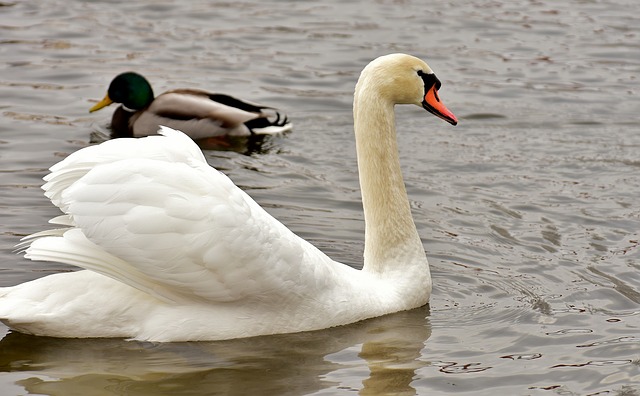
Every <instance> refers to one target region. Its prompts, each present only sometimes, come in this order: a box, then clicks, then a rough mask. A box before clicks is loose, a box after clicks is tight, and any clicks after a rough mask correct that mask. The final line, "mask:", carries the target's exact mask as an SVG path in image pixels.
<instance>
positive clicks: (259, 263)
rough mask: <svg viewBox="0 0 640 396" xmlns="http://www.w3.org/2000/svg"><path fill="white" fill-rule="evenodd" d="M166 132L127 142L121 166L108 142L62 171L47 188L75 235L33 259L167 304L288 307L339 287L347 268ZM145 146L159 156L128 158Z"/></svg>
mask: <svg viewBox="0 0 640 396" xmlns="http://www.w3.org/2000/svg"><path fill="white" fill-rule="evenodd" d="M163 133H164V134H165V135H166V136H162V137H160V136H158V137H151V138H145V139H143V140H134V139H127V140H126V141H127V142H128V144H125V145H124V146H125V147H124V152H125V155H124V156H122V158H120V157H119V153H116V152H114V151H113V150H114V149H118V148H122V145H119V146H120V147H116V145H106V143H105V144H102V145H100V146H95V147H100V148H103V149H105V150H104V151H102V150H95V149H94V147H92V148H91V149H92V150H88V149H83V150H80V151H79V152H77V153H74V154H72V155H71V156H70V157H69V158H68V159H67V160H65V161H63V162H62V163H61V164H58V165H56V166H55V167H54V169H53V172H52V173H51V174H50V175H49V176H48V183H47V184H46V185H45V189H46V190H47V195H51V197H52V202H54V203H55V204H56V205H57V206H58V207H60V209H62V211H63V212H64V213H65V214H66V215H67V216H68V219H67V220H65V222H66V223H72V224H74V226H75V227H74V228H71V229H70V230H69V231H67V232H65V233H64V234H63V235H62V236H59V234H60V233H59V232H57V233H56V234H57V235H54V236H44V237H41V238H38V239H35V240H34V241H33V242H32V244H31V246H30V247H29V248H28V249H27V257H29V258H32V259H36V260H55V261H60V262H65V263H69V264H73V265H78V266H81V267H84V268H87V269H90V270H93V271H96V272H99V273H102V274H104V275H107V276H110V277H112V278H114V279H116V280H119V281H121V282H123V283H126V284H128V285H130V286H133V287H136V288H138V289H140V290H142V291H145V292H147V293H149V294H152V295H155V296H157V297H159V298H162V299H165V300H170V301H179V300H181V299H187V300H189V301H193V300H194V299H196V300H197V299H201V300H206V301H217V302H232V301H247V300H249V301H251V300H254V301H255V302H260V301H264V299H269V301H280V300H282V301H285V300H287V299H291V298H297V297H300V296H306V298H308V297H309V296H314V295H315V296H320V295H321V294H322V293H323V292H324V291H326V290H330V289H331V288H332V287H335V284H337V283H339V282H335V278H336V277H342V275H341V276H338V273H341V272H342V271H345V270H348V269H349V267H347V266H343V265H338V264H336V263H335V262H333V261H332V260H331V259H329V258H328V257H327V256H326V255H324V254H323V253H322V252H320V251H319V250H318V249H316V248H315V247H313V246H312V245H311V244H309V243H307V242H306V241H304V240H303V239H301V238H299V237H298V236H296V235H295V234H294V233H293V232H291V231H290V230H289V229H287V228H286V227H285V226H284V225H282V224H281V223H280V222H278V221H277V220H275V219H274V218H273V217H272V216H270V215H269V214H268V213H267V212H265V211H264V210H263V209H262V208H261V207H260V206H259V205H257V204H256V203H255V201H253V200H252V199H251V198H250V197H249V196H248V195H247V194H246V193H244V192H243V191H242V190H240V189H239V188H237V187H236V186H235V185H234V184H233V183H232V182H231V180H229V179H228V178H227V177H226V176H225V175H223V174H221V173H220V172H218V171H216V170H215V169H213V168H211V167H210V166H209V165H207V164H206V161H204V159H203V158H201V157H202V155H201V154H200V155H196V152H199V150H198V149H197V146H195V143H193V142H192V141H191V139H189V138H188V137H186V136H185V135H183V134H181V133H179V132H175V131H170V130H166V129H165V131H164V132H163ZM149 139H154V140H149ZM145 140H146V141H147V142H146V143H144V144H143V145H151V146H153V148H150V149H148V151H147V152H146V153H145V155H144V156H141V155H137V156H134V155H129V153H130V152H131V150H134V149H135V148H134V146H137V145H138V144H137V143H135V142H136V141H140V142H144V141H145ZM107 143H109V142H107ZM105 145H106V146H105ZM182 150H186V155H185V154H184V153H183V154H179V153H174V151H182ZM94 154H95V155H97V156H98V158H99V160H98V161H97V163H96V164H95V165H94V166H93V167H91V169H90V170H88V171H87V170H86V168H87V166H86V165H85V164H88V163H91V162H92V161H93V160H92V159H89V158H87V157H90V156H91V155H94ZM182 155H184V156H185V157H186V161H176V160H174V159H175V158H176V157H180V156H182ZM114 157H115V158H114ZM65 162H66V163H65ZM94 162H95V161H94ZM340 267H344V268H340ZM343 275H344V274H343Z"/></svg>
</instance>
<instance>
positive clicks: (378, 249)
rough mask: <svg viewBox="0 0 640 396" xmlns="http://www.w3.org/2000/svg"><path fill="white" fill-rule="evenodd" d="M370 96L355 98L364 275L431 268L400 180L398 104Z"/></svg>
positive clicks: (366, 94) (364, 95)
mask: <svg viewBox="0 0 640 396" xmlns="http://www.w3.org/2000/svg"><path fill="white" fill-rule="evenodd" d="M371 91H372V90H369V92H356V95H355V99H354V128H355V134H356V150H357V158H358V170H359V173H360V188H361V190H362V204H363V207H364V219H365V227H366V228H365V249H364V267H363V270H366V271H370V272H373V273H385V272H390V271H406V270H407V269H408V267H413V268H415V267H416V265H418V266H423V265H424V266H427V265H428V264H427V261H426V256H425V253H424V248H423V247H422V242H421V240H420V237H419V235H418V232H417V230H416V226H415V224H414V222H413V217H412V216H411V207H410V206H409V199H408V197H407V191H406V189H405V186H404V180H403V179H402V171H401V169H400V160H399V158H398V143H397V139H396V129H395V113H394V104H393V103H391V102H389V101H385V100H384V98H381V97H380V96H379V95H376V94H375V92H371ZM427 268H428V267H427ZM423 270H424V269H423ZM427 271H428V269H427Z"/></svg>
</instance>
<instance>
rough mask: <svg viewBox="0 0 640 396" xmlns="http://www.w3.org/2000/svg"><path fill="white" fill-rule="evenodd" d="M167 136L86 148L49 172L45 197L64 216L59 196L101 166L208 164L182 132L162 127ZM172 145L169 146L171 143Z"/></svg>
mask: <svg viewBox="0 0 640 396" xmlns="http://www.w3.org/2000/svg"><path fill="white" fill-rule="evenodd" d="M160 134H161V135H164V136H150V137H149V138H147V139H144V140H140V139H114V140H109V141H106V142H104V143H102V144H100V145H96V146H90V147H85V148H84V149H82V150H78V151H76V152H74V153H72V154H71V155H69V156H68V157H67V158H65V159H64V160H62V161H60V162H58V163H57V164H55V165H53V166H52V167H51V168H50V171H51V173H49V174H48V175H46V176H45V177H44V180H45V182H46V183H45V184H44V185H43V186H42V188H43V190H45V196H46V197H47V198H49V199H50V200H51V202H53V204H54V205H56V206H57V207H59V208H60V209H61V210H62V211H63V212H66V209H65V208H62V207H61V206H60V205H61V202H60V196H61V194H62V192H63V191H65V190H66V189H67V188H68V187H69V186H71V185H72V184H73V183H75V182H76V181H77V180H78V179H80V178H81V177H83V176H84V175H86V174H87V172H89V171H90V170H91V169H93V168H94V167H95V166H97V165H100V164H107V163H111V162H114V161H120V160H123V159H127V158H149V159H155V160H160V161H167V162H188V161H196V162H200V163H204V164H206V163H207V162H206V159H205V158H204V155H203V154H202V151H201V150H200V149H199V148H198V146H197V145H195V144H194V143H193V141H192V140H191V139H190V138H189V137H188V136H186V135H185V134H183V133H181V132H177V131H174V130H172V129H169V128H165V127H160ZM168 141H170V143H169V142H168Z"/></svg>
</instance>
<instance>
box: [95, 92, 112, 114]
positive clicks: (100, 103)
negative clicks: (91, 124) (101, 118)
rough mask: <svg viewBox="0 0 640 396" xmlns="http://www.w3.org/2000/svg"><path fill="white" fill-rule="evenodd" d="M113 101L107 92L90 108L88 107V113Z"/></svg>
mask: <svg viewBox="0 0 640 396" xmlns="http://www.w3.org/2000/svg"><path fill="white" fill-rule="evenodd" d="M111 103H113V100H111V98H110V97H109V94H107V95H105V97H104V99H102V100H101V101H99V102H98V103H96V104H95V105H94V106H93V107H92V108H90V109H89V113H93V112H94V111H98V110H100V109H101V108H103V107H107V106H109V105H110V104H111Z"/></svg>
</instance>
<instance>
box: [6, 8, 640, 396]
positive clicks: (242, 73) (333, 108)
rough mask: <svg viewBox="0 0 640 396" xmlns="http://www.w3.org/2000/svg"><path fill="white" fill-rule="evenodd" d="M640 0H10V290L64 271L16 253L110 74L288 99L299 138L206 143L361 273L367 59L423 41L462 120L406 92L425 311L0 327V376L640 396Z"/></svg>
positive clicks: (31, 389)
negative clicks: (340, 321) (198, 326)
mask: <svg viewBox="0 0 640 396" xmlns="http://www.w3.org/2000/svg"><path fill="white" fill-rule="evenodd" d="M456 3H461V4H456ZM462 3H463V4H462ZM639 15H640V5H638V3H637V2H636V1H631V0H601V1H598V0H591V1H588V0H581V1H578V0H571V1H565V2H555V1H550V0H530V1H525V0H515V1H511V2H506V1H471V2H445V1H438V0H436V1H430V2H420V1H417V0H416V1H410V0H405V1H384V0H381V1H376V2H362V3H360V2H345V1H335V0H331V1H324V2H294V1H261V2H258V1H245V2H198V1H193V2H180V1H163V2H157V1H137V2H93V1H85V2H82V1H64V2H63V1H60V0H51V1H46V2H44V1H42V2H37V1H11V0H10V1H8V2H3V3H0V55H1V56H0V68H1V70H2V72H1V73H0V98H1V99H0V114H1V117H0V173H1V174H2V175H1V181H0V184H1V186H2V188H1V189H0V213H2V227H1V229H0V244H1V245H0V286H8V285H13V284H16V283H20V282H23V281H26V280H30V279H34V278H38V277H41V276H44V275H47V274H49V273H53V272H59V271H67V270H71V268H70V267H68V266H65V265H61V264H55V263H42V262H29V261H27V260H25V259H24V258H22V257H21V256H19V255H15V254H14V253H12V249H13V246H14V245H15V244H16V243H17V242H18V240H19V238H20V237H21V236H23V235H27V234H30V233H32V232H36V231H39V230H41V229H43V228H44V227H46V221H48V219H49V218H51V217H53V216H54V215H56V214H57V212H56V210H54V208H53V207H52V205H50V204H49V203H48V202H47V200H46V199H45V198H44V197H43V195H42V193H41V190H40V189H39V186H40V184H41V180H40V179H41V177H42V176H43V175H44V174H45V173H46V169H47V168H48V167H49V166H51V165H52V164H53V163H55V162H56V161H58V160H60V159H62V158H64V157H65V156H66V155H68V154H69V153H71V152H73V151H75V150H77V149H79V148H81V147H85V146H87V145H88V144H90V142H91V141H92V139H93V138H92V135H93V136H95V135H100V134H104V133H106V132H107V124H108V122H109V119H110V113H111V111H112V110H103V111H101V112H99V113H96V114H92V115H89V114H88V112H87V110H88V108H89V107H91V105H92V104H93V103H94V102H93V100H95V99H100V98H101V97H102V96H103V95H104V92H105V90H106V88H107V85H108V83H109V82H110V80H111V79H112V77H113V76H115V74H117V73H119V72H121V71H124V70H136V71H139V72H141V73H142V74H144V75H146V76H147V77H148V78H149V79H150V81H151V82H152V84H153V86H154V88H155V90H156V92H161V91H163V90H165V89H170V88H175V87H202V88H207V89H211V90H216V91H220V92H225V93H229V94H233V95H237V96H240V97H243V98H247V99H251V100H253V101H257V102H264V103H268V104H271V105H275V106H278V107H280V108H281V109H283V110H285V111H286V112H287V113H288V114H289V116H290V117H291V118H292V119H293V121H294V124H295V126H294V131H293V132H292V133H290V134H287V135H285V136H282V137H275V138H272V139H269V140H267V141H264V142H262V144H261V145H258V146H257V147H246V146H243V145H242V144H240V145H239V146H238V147H235V151H207V153H206V155H207V157H208V160H209V162H210V163H211V164H212V165H214V166H216V167H218V168H220V169H222V170H224V171H225V172H226V173H228V174H229V175H230V177H231V178H232V179H233V180H234V181H235V182H236V183H237V184H238V185H240V186H241V187H242V188H244V189H245V190H247V191H248V192H249V193H250V194H251V195H252V196H253V197H254V198H255V199H256V200H257V201H258V202H259V203H260V204H262V205H263V206H265V207H266V208H267V209H268V210H269V211H270V212H271V213H272V214H274V215H275V216H276V217H277V218H279V219H280V220H281V221H283V222H284V223H285V224H287V225H288V226H289V227H290V228H292V229H293V230H294V231H295V232H297V233H298V234H299V235H301V236H303V237H304V238H306V239H308V240H310V241H312V242H313V243H314V244H315V245H317V246H318V247H320V248H322V249H323V250H324V251H326V252H327V253H328V254H329V255H331V256H332V257H333V258H335V259H337V260H340V261H343V262H345V263H347V264H349V265H353V266H356V267H358V266H360V265H361V255H362V248H363V223H362V213H361V206H360V201H359V199H360V195H359V190H358V183H357V171H356V164H355V149H354V143H353V137H352V129H351V128H352V127H351V109H350V107H351V94H352V91H353V86H354V84H355V80H356V78H357V75H358V73H359V72H360V70H361V69H362V67H363V66H364V65H365V64H366V63H367V62H368V61H369V60H371V59H372V58H374V57H376V56H378V55H381V54H385V53H390V52H398V51H400V52H407V53H412V54H414V55H417V56H420V57H423V58H426V59H427V60H428V61H429V63H430V65H431V66H432V68H433V69H434V70H435V71H436V73H437V74H438V76H439V78H440V79H441V80H442V81H443V88H442V90H441V96H442V97H443V100H444V101H445V102H446V103H447V105H448V107H449V108H450V109H451V110H452V111H453V112H454V113H455V114H456V115H457V116H458V117H459V118H460V124H459V125H458V126H457V127H455V128H453V127H450V126H449V125H447V124H445V123H443V122H442V121H440V120H438V119H436V118H435V117H431V116H429V115H428V114H426V113H424V112H423V111H420V110H419V109H416V108H398V113H399V115H398V129H399V130H400V131H401V133H400V148H401V160H402V164H403V168H404V172H405V179H406V183H407V187H408V191H409V194H410V198H411V200H412V205H413V211H414V217H415V220H416V224H417V226H418V229H419V232H420V235H421V236H422V237H423V241H424V246H425V249H426V251H427V254H428V256H429V258H430V262H431V265H432V272H433V276H434V282H435V285H434V293H433V296H432V299H431V304H430V307H429V308H428V309H427V308H426V307H425V308H421V309H417V310H413V311H409V312H403V313H398V314H395V315H389V316H387V317H383V318H377V319H373V320H369V321H365V322H362V323H357V324H354V325H351V326H344V327H341V328H336V329H330V330H326V331H318V332H313V333H304V334H293V335H282V336H273V337H260V338H255V339H246V340H235V341H228V342H214V343H187V344H180V343H178V344H151V343H138V342H127V341H122V340H60V339H48V338H37V337H30V336H25V335H21V334H17V333H9V332H8V330H7V329H6V328H4V327H1V328H0V334H4V333H6V335H4V338H3V339H2V340H0V393H1V394H3V395H5V394H6V395H22V394H47V395H111V394H132V395H133V394H136V395H138V394H139V395H163V394H166V395H169V394H171V395H176V394H193V395H197V394H243V395H244V394H265V395H267V394H273V395H286V394H288V395H298V394H316V395H329V394H353V393H355V392H358V393H360V394H363V395H380V394H388V395H391V394H407V395H410V394H420V395H425V394H430V395H432V394H443V395H448V394H473V395H495V394H504V395H545V394H561V395H586V394H591V395H595V394H598V395H605V394H607V395H640V254H639V253H638V252H639V250H640V246H639V245H640V209H639V208H640V204H639V202H640V201H639V199H638V197H639V196H640V154H639V152H640V150H639V148H640V128H639V124H640V122H639V121H640V117H639V116H638V114H639V113H638V109H640V101H639V100H638V94H639V92H640V82H639V81H638V77H639V76H640V40H639V33H640V17H639Z"/></svg>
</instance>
